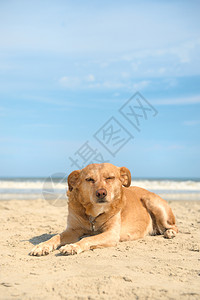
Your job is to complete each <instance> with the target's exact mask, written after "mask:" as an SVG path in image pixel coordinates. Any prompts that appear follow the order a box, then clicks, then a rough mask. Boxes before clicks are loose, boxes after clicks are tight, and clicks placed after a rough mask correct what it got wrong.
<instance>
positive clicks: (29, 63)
mask: <svg viewBox="0 0 200 300" xmlns="http://www.w3.org/2000/svg"><path fill="white" fill-rule="evenodd" d="M199 11H200V3H199V1H156V0H155V1H153V0H149V1H126V0H125V1H109V2H108V1H87V0H86V1H80V0H79V1H10V0H8V1H3V0H2V1H0V117H1V118H0V129H1V131H0V143H1V144H0V176H1V177H12V176H14V177H15V176H49V175H51V174H54V173H57V172H69V171H71V170H72V169H76V167H75V166H71V165H70V164H71V162H70V160H69V157H75V156H76V155H77V154H75V153H76V152H77V151H78V150H79V149H80V148H81V147H82V145H84V143H85V142H86V141H88V142H89V145H90V146H91V147H92V148H93V149H97V151H98V152H99V153H101V154H102V156H103V157H104V160H109V161H110V162H111V163H114V164H116V165H119V166H121V165H124V166H127V167H129V168H130V170H131V171H132V176H133V177H134V176H135V177H200V171H199V170H200V159H199V153H200V138H199V137H200V134H199V133H200V20H199ZM137 91H139V92H140V93H141V94H142V95H143V97H145V99H147V100H148V102H149V103H151V105H153V107H155V109H156V110H157V111H158V114H157V115H156V116H155V117H151V116H149V117H148V120H143V122H142V128H141V132H140V133H138V132H137V131H136V130H135V129H134V128H133V127H132V126H131V124H130V123H129V122H127V120H126V119H125V118H123V116H122V115H121V114H120V113H119V109H120V107H121V106H122V105H123V104H124V103H125V102H126V101H127V100H128V99H129V98H130V97H131V96H132V95H133V94H134V93H135V92H137ZM113 116H114V118H115V119H117V120H118V121H119V122H120V124H122V125H123V126H124V127H125V128H126V130H128V132H130V133H131V134H132V135H134V139H133V140H130V141H129V142H127V144H126V145H124V146H123V147H122V148H121V150H120V151H119V152H118V153H117V154H116V155H115V156H112V155H111V154H110V153H108V152H107V151H106V149H105V148H104V147H102V145H101V144H99V143H98V141H97V140H96V139H95V138H94V134H95V132H97V131H98V129H99V128H101V127H102V126H103V125H104V124H105V123H106V122H107V120H108V119H109V118H111V117H113ZM76 157H77V156H76Z"/></svg>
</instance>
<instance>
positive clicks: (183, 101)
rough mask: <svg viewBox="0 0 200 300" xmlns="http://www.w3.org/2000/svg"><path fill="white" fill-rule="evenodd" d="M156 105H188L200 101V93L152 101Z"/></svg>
mask: <svg viewBox="0 0 200 300" xmlns="http://www.w3.org/2000/svg"><path fill="white" fill-rule="evenodd" d="M152 102H153V104H154V105H188V104H197V103H200V95H197V96H191V97H190V96H188V97H181V98H165V99H159V100H155V101H152Z"/></svg>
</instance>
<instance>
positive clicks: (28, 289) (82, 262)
mask: <svg viewBox="0 0 200 300" xmlns="http://www.w3.org/2000/svg"><path fill="white" fill-rule="evenodd" d="M169 203H170V206H171V207H172V209H173V211H174V214H175V216H176V219H177V224H178V227H179V230H180V232H179V234H178V235H177V237H176V238H175V239H173V240H167V239H164V238H163V237H162V236H154V237H153V236H148V237H146V238H144V239H141V240H138V241H132V242H125V243H119V244H118V245H117V247H114V248H104V249H97V250H93V251H88V252H84V253H81V254H79V255H75V256H61V255H60V254H59V251H55V252H53V253H51V254H50V255H48V256H44V257H32V256H29V255H28V253H29V251H30V250H31V249H32V247H33V245H35V244H37V243H39V242H41V241H44V240H46V239H48V238H49V237H51V236H52V235H53V234H55V233H59V232H61V231H62V230H63V229H64V228H65V227H66V216H67V206H65V207H55V206H52V205H50V204H49V203H48V202H46V201H45V200H43V199H41V200H27V201H25V200H11V201H1V202H0V224H1V235H0V257H1V259H0V264H1V266H0V299H3V300H8V299H95V300H96V299H192V300H193V299H200V231H199V227H200V219H199V216H200V201H196V202H195V201H169Z"/></svg>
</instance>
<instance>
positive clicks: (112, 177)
mask: <svg viewBox="0 0 200 300" xmlns="http://www.w3.org/2000/svg"><path fill="white" fill-rule="evenodd" d="M112 179H115V177H114V176H109V177H107V178H106V180H112Z"/></svg>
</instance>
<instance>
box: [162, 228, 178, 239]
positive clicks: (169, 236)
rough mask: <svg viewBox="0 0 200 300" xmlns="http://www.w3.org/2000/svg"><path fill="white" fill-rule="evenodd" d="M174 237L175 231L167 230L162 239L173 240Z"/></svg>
mask: <svg viewBox="0 0 200 300" xmlns="http://www.w3.org/2000/svg"><path fill="white" fill-rule="evenodd" d="M175 236H176V231H175V230H173V229H167V230H166V231H165V232H164V237H165V238H166V239H173V238H174V237H175Z"/></svg>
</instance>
